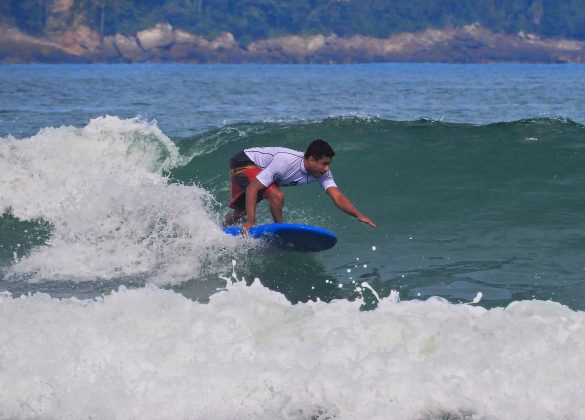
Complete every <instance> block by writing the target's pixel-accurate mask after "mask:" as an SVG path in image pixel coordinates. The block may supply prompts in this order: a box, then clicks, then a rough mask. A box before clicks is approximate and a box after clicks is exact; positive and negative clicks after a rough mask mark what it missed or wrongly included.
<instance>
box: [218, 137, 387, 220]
mask: <svg viewBox="0 0 585 420" xmlns="http://www.w3.org/2000/svg"><path fill="white" fill-rule="evenodd" d="M333 156H335V152H334V151H333V149H332V148H331V146H330V145H329V144H328V143H327V142H326V141H324V140H320V139H318V140H315V141H313V142H312V143H311V144H310V145H309V147H308V148H307V150H306V151H305V153H303V152H299V151H296V150H292V149H287V148H284V147H254V148H250V149H245V150H242V151H240V152H239V153H237V154H235V155H234V156H233V157H232V158H231V159H230V181H231V193H232V198H231V201H230V203H229V207H230V208H232V209H233V211H232V212H231V213H229V214H228V215H227V216H226V218H225V221H224V225H226V226H227V225H233V224H235V223H238V221H240V219H242V218H243V217H244V216H247V220H246V222H245V223H244V225H243V229H244V231H247V230H248V229H249V228H250V227H251V226H254V225H256V206H257V204H258V202H260V201H261V200H263V199H266V200H268V203H269V206H270V213H271V214H272V218H273V219H274V222H275V223H282V221H283V218H282V208H283V205H284V193H283V192H282V190H281V189H280V187H288V186H296V185H303V184H308V183H311V182H319V184H321V186H322V187H323V189H324V190H325V192H326V193H327V194H328V195H329V197H330V198H331V200H332V201H333V203H335V205H336V206H337V207H338V208H339V209H340V210H342V211H344V212H345V213H347V214H349V215H351V216H354V217H356V218H357V219H358V220H359V221H360V222H362V223H366V224H368V225H370V226H372V227H376V225H375V224H374V222H372V220H371V219H370V218H369V217H366V216H365V215H363V214H362V213H361V212H360V211H359V210H358V209H357V208H356V207H355V206H354V205H353V204H352V203H351V201H350V200H349V199H348V198H347V197H346V196H345V195H344V194H343V193H342V192H341V191H340V190H339V188H338V187H337V185H336V184H335V181H334V180H333V175H332V174H331V171H330V170H329V166H330V165H331V162H332V160H333Z"/></svg>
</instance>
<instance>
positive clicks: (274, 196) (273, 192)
mask: <svg viewBox="0 0 585 420" xmlns="http://www.w3.org/2000/svg"><path fill="white" fill-rule="evenodd" d="M266 197H267V198H268V199H269V200H270V201H275V202H278V201H283V200H284V193H283V192H282V191H281V190H280V189H278V188H269V189H268V190H266Z"/></svg>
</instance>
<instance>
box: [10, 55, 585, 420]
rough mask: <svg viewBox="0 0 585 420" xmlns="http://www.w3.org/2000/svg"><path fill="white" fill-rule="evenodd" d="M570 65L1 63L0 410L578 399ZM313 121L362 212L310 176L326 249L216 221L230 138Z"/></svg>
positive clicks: (276, 141)
mask: <svg viewBox="0 0 585 420" xmlns="http://www.w3.org/2000/svg"><path fill="white" fill-rule="evenodd" d="M584 82H585V67H584V66H582V65H437V64H370V65H336V66H318V65H314V66H300V65H299V66H294V65H293V66H278V65H264V66H258V65H241V66H230V65H3V66H0V214H1V216H0V292H4V293H3V294H1V295H0V418H89V417H92V418H120V419H126V418H185V419H191V418H218V419H235V418H259V419H273V418H293V419H331V418H337V419H355V418H379V419H445V418H448V419H456V418H461V419H519V418H535V419H540V418H547V419H548V418H550V419H553V418H555V419H556V418H566V419H580V418H584V417H585V408H584V407H583V404H582V395H583V392H584V391H585V389H584V386H583V383H585V356H584V354H585V314H584V313H583V310H584V309H585V218H584V213H585V169H584V167H585V165H584V164H585V87H584V86H585V83H584ZM315 138H324V139H326V140H328V141H329V142H330V143H331V144H332V146H333V147H334V149H335V150H336V156H335V158H334V161H333V165H332V172H333V174H334V176H335V179H336V181H337V183H338V185H339V186H340V188H341V189H342V191H344V192H345V193H346V195H347V196H348V197H349V198H350V199H351V200H352V201H353V202H354V203H355V204H356V206H357V207H358V208H359V209H360V210H361V211H362V212H363V213H365V214H367V215H368V216H370V217H371V218H372V219H373V220H374V221H375V222H376V223H377V225H378V227H377V228H376V229H371V228H369V227H367V226H365V225H363V224H360V223H358V222H357V221H355V220H354V219H352V218H351V217H348V216H347V215H345V214H343V213H341V212H340V211H338V210H337V209H336V208H335V206H334V205H333V204H332V203H331V202H330V200H329V199H328V198H327V196H326V194H324V193H323V192H322V191H321V190H320V187H319V186H318V185H310V186H305V187H299V188H287V189H285V194H286V205H285V219H286V221H287V222H294V223H310V224H314V225H318V226H322V227H324V228H326V229H329V230H331V231H333V232H335V233H336V234H337V236H338V238H339V242H338V244H337V245H336V247H334V248H333V249H331V250H329V251H326V252H322V253H316V254H302V253H291V252H285V251H279V250H274V249H270V248H267V247H265V246H263V245H262V244H261V243H258V242H257V241H253V240H247V239H244V238H233V237H229V236H227V235H224V234H223V233H222V232H221V230H220V227H219V226H220V221H221V220H222V218H223V215H224V214H225V212H226V203H227V201H228V199H229V184H228V177H227V164H228V159H229V157H230V156H231V155H233V154H234V153H236V152H237V151H239V150H241V149H243V148H246V147H250V146H286V147H290V148H294V149H297V150H303V149H304V148H305V147H306V145H307V144H308V143H309V142H310V141H311V140H313V139H315ZM259 221H260V222H269V221H270V215H269V212H268V210H267V208H266V206H263V205H260V206H259Z"/></svg>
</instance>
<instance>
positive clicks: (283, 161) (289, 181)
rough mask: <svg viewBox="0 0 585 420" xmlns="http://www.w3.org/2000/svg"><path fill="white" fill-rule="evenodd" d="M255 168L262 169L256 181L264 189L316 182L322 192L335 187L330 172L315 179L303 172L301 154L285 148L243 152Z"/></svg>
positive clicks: (254, 149)
mask: <svg viewBox="0 0 585 420" xmlns="http://www.w3.org/2000/svg"><path fill="white" fill-rule="evenodd" d="M244 153H246V156H248V157H249V158H250V160H251V161H252V162H254V164H255V165H256V166H258V167H259V168H261V169H262V172H260V173H259V174H258V175H257V176H256V179H257V180H258V181H259V182H260V183H261V184H262V185H264V186H265V187H269V186H270V185H271V184H273V183H274V184H276V185H278V186H279V187H290V186H293V185H302V184H308V183H310V182H318V183H319V184H321V186H322V187H323V189H324V190H327V188H330V187H337V185H336V184H335V181H334V180H333V175H331V171H327V172H325V173H324V174H323V175H322V176H320V177H319V178H315V177H314V176H312V175H310V174H309V173H308V172H307V171H306V170H305V165H304V164H303V157H304V155H305V154H304V153H303V152H298V151H296V150H292V149H287V148H285V147H254V148H252V149H246V150H244Z"/></svg>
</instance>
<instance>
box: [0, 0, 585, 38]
mask: <svg viewBox="0 0 585 420" xmlns="http://www.w3.org/2000/svg"><path fill="white" fill-rule="evenodd" d="M51 3H52V0H2V1H0V22H3V23H9V24H16V25H17V26H18V27H19V28H20V29H22V30H23V31H25V32H28V33H31V34H42V33H45V32H46V30H47V19H48V16H47V13H49V14H50V5H51ZM72 13H77V14H81V15H83V17H84V20H85V22H86V23H87V24H88V25H89V26H91V27H92V28H93V29H95V30H96V31H98V32H100V33H102V34H103V35H109V34H114V33H117V32H120V33H125V34H135V33H136V32H137V31H138V30H141V29H145V28H148V27H151V26H153V25H155V24H156V23H167V22H168V23H170V24H171V25H173V27H175V28H181V29H185V30H187V31H190V32H192V33H198V34H203V35H206V36H208V37H213V36H216V35H217V34H218V33H220V32H222V31H229V32H232V33H233V34H234V35H235V36H236V38H237V39H238V40H240V42H248V41H252V40H255V39H262V38H270V37H274V36H282V35H287V34H315V33H322V34H332V33H335V34H337V35H339V36H352V35H356V34H361V35H368V36H375V37H387V36H389V35H392V34H395V33H399V32H412V31H420V30H424V29H426V28H444V27H449V26H461V25H465V24H470V23H474V22H479V23H481V24H482V25H483V26H485V27H487V28H489V29H491V30H493V31H495V32H504V33H517V32H519V31H525V32H529V33H536V34H539V35H541V36H546V37H565V38H575V39H585V0H441V1H437V0H409V1H404V0H294V1H293V0H75V5H74V8H73V11H72Z"/></svg>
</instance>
